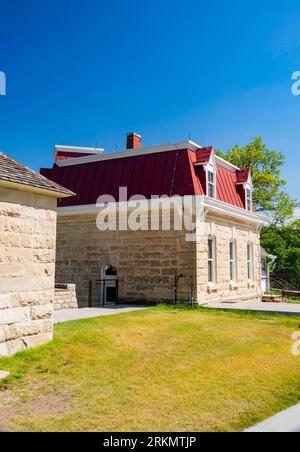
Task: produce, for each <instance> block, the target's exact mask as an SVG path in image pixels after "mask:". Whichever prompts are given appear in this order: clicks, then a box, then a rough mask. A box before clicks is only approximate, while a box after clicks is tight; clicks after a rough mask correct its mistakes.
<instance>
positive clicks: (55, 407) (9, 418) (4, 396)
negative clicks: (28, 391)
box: [0, 390, 70, 431]
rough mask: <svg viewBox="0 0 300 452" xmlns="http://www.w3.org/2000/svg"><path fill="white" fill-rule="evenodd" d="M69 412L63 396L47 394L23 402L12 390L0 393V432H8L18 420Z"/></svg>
mask: <svg viewBox="0 0 300 452" xmlns="http://www.w3.org/2000/svg"><path fill="white" fill-rule="evenodd" d="M69 411H70V405H69V401H68V400H67V398H66V397H64V396H63V395H57V394H47V395H45V396H42V397H40V398H38V399H36V400H27V401H26V400H24V398H23V396H22V395H19V396H16V395H15V394H14V392H13V391H12V390H5V391H2V392H0V431H8V430H9V427H10V426H12V425H13V423H14V420H16V419H18V418H20V417H21V418H22V417H23V418H26V417H28V416H30V417H42V416H57V415H63V414H66V413H68V412H69Z"/></svg>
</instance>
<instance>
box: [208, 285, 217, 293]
mask: <svg viewBox="0 0 300 452" xmlns="http://www.w3.org/2000/svg"><path fill="white" fill-rule="evenodd" d="M207 292H208V293H215V292H218V288H217V286H216V285H215V284H213V283H209V284H208V286H207Z"/></svg>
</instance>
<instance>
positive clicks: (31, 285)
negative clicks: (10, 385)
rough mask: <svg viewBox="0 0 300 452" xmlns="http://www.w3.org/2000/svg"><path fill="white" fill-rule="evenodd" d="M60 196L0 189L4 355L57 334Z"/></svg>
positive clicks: (0, 347) (0, 349) (0, 345)
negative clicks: (57, 214)
mask: <svg viewBox="0 0 300 452" xmlns="http://www.w3.org/2000/svg"><path fill="white" fill-rule="evenodd" d="M55 242H56V199H55V198H52V197H47V196H44V195H39V194H34V193H30V192H22V191H19V190H12V189H6V188H1V189H0V356H7V355H12V354H14V353H16V352H17V351H20V350H24V349H26V348H32V347H35V346H37V345H41V344H44V343H45V342H48V341H50V340H51V339H52V337H53V303H54V267H55V265H54V262H55Z"/></svg>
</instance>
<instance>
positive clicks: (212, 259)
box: [208, 237, 217, 284]
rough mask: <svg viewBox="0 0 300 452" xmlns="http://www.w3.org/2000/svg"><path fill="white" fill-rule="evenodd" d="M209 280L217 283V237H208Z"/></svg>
mask: <svg viewBox="0 0 300 452" xmlns="http://www.w3.org/2000/svg"><path fill="white" fill-rule="evenodd" d="M208 282H210V283H211V284H216V283H217V247H216V239H215V238H213V237H212V238H210V239H208Z"/></svg>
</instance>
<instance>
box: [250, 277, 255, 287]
mask: <svg viewBox="0 0 300 452" xmlns="http://www.w3.org/2000/svg"><path fill="white" fill-rule="evenodd" d="M254 287H255V284H254V282H253V281H250V279H249V280H248V289H254Z"/></svg>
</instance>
